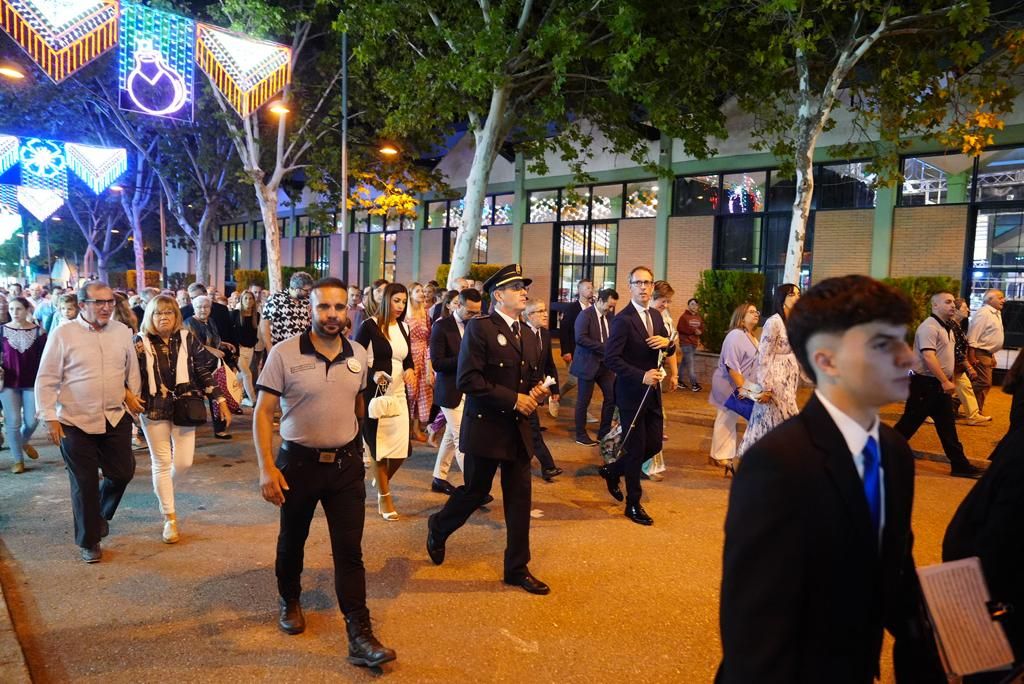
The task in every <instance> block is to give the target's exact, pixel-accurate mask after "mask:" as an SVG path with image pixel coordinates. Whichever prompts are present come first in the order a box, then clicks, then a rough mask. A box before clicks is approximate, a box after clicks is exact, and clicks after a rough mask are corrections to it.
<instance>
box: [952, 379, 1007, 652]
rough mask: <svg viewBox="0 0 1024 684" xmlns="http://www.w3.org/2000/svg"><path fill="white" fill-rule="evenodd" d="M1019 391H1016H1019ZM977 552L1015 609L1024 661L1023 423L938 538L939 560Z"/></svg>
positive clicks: (992, 584)
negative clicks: (939, 544) (939, 539)
mask: <svg viewBox="0 0 1024 684" xmlns="http://www.w3.org/2000/svg"><path fill="white" fill-rule="evenodd" d="M1018 393H1019V391H1018ZM971 556H977V557H978V558H980V559H981V567H982V569H983V570H984V572H985V580H986V581H987V583H988V588H989V592H990V593H991V594H992V600H993V601H1001V602H1003V603H1010V604H1013V606H1014V611H1013V612H1012V613H1010V614H1009V615H1008V616H1007V618H1006V619H1005V620H1004V622H1003V627H1004V628H1005V630H1006V636H1007V638H1009V640H1010V644H1011V645H1012V646H1013V653H1014V656H1015V657H1016V659H1017V662H1022V661H1024V428H1022V429H1018V430H1015V431H1013V432H1011V433H1009V434H1007V435H1006V436H1005V437H1003V439H1002V441H1000V442H999V445H998V446H997V447H996V449H995V451H994V452H993V454H992V465H991V466H990V467H989V469H988V470H986V471H985V474H984V475H983V476H982V478H981V479H980V480H978V483H977V484H976V485H974V488H973V489H972V490H971V491H970V493H968V494H967V497H966V498H965V499H964V500H963V502H962V503H961V504H960V507H959V508H958V509H957V511H956V514H955V515H954V516H953V521H952V522H950V523H949V528H947V529H946V537H945V539H944V540H943V542H942V560H944V561H950V560H957V559H960V558H969V557H971Z"/></svg>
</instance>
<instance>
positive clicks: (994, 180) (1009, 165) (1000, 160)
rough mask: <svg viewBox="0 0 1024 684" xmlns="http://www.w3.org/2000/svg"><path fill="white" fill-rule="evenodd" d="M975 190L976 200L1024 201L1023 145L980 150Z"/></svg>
mask: <svg viewBox="0 0 1024 684" xmlns="http://www.w3.org/2000/svg"><path fill="white" fill-rule="evenodd" d="M977 192H978V194H977V196H976V198H975V199H976V200H977V201H978V202H1019V201H1024V147H1016V148H1011V149H1005V150H991V151H989V152H982V153H981V156H980V157H978V191H977Z"/></svg>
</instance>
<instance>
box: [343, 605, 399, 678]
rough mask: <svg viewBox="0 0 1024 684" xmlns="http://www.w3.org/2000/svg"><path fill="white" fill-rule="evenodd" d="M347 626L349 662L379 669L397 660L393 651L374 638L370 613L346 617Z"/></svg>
mask: <svg viewBox="0 0 1024 684" xmlns="http://www.w3.org/2000/svg"><path fill="white" fill-rule="evenodd" d="M345 625H346V626H347V628H348V662H350V663H352V664H353V665H362V666H363V667H378V666H380V665H383V664H384V663H390V662H391V661H392V660H394V659H395V658H396V655H395V652H394V651H393V650H391V649H390V648H387V647H386V646H384V644H382V643H380V642H379V641H377V637H375V636H373V629H372V628H371V627H370V614H369V612H362V613H356V614H354V615H346V616H345Z"/></svg>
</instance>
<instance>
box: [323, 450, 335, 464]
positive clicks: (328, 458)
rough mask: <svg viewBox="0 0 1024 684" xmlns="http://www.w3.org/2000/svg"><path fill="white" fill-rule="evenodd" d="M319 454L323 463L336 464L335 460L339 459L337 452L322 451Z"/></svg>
mask: <svg viewBox="0 0 1024 684" xmlns="http://www.w3.org/2000/svg"><path fill="white" fill-rule="evenodd" d="M318 453H319V455H320V462H321V463H334V459H336V458H337V457H338V452H336V451H320V452H318Z"/></svg>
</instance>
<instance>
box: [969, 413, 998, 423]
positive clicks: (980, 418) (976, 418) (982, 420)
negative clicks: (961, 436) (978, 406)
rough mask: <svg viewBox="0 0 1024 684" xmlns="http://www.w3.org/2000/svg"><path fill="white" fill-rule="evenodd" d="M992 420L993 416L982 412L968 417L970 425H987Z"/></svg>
mask: <svg viewBox="0 0 1024 684" xmlns="http://www.w3.org/2000/svg"><path fill="white" fill-rule="evenodd" d="M990 420H992V416H983V415H981V414H980V413H979V414H978V415H976V416H974V417H972V418H968V419H967V424H968V425H986V424H988V422H989V421H990Z"/></svg>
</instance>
